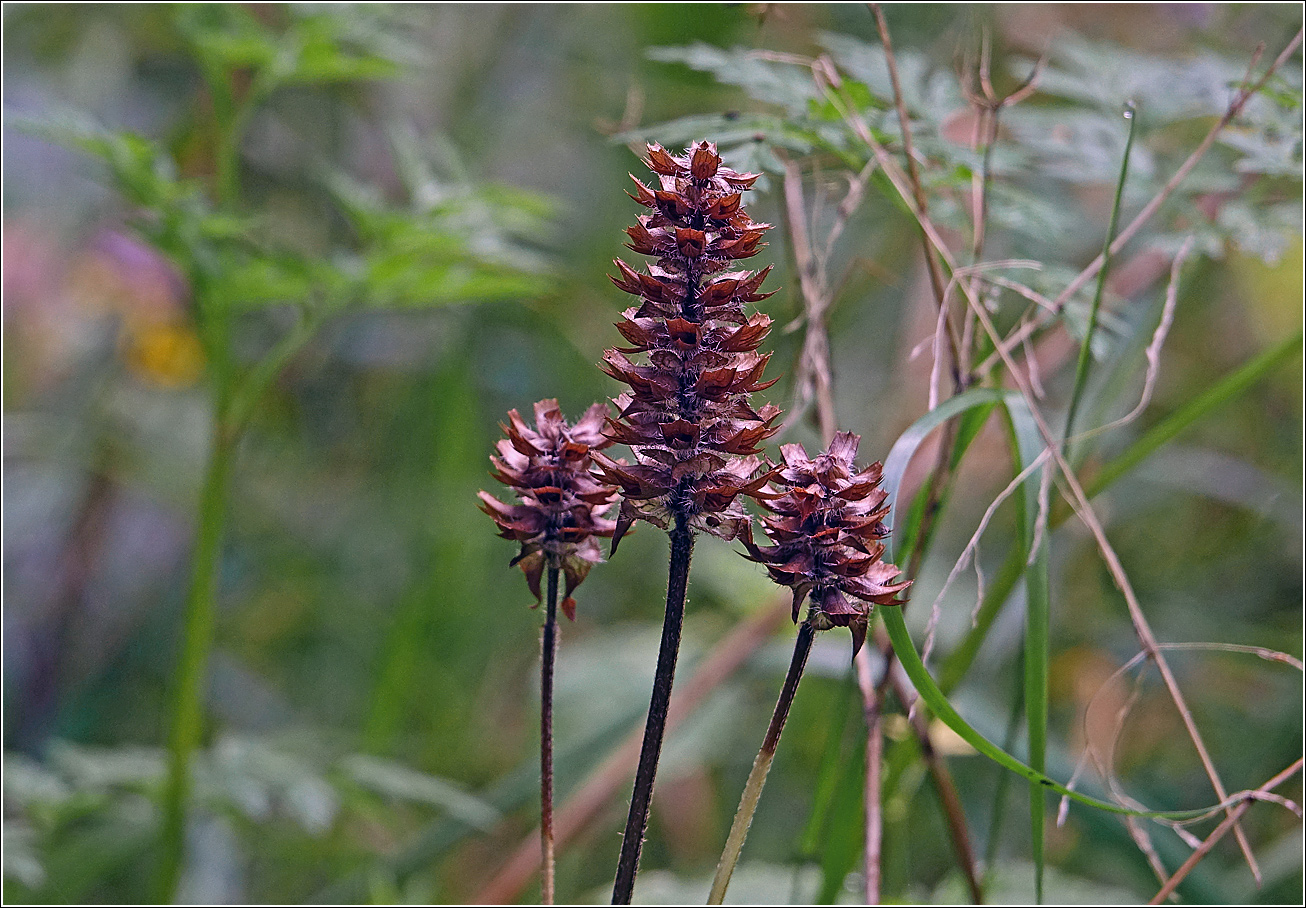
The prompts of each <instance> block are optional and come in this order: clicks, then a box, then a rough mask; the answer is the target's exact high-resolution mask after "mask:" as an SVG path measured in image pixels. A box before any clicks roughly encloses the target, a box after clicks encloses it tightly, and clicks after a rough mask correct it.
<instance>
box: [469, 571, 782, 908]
mask: <svg viewBox="0 0 1306 908" xmlns="http://www.w3.org/2000/svg"><path fill="white" fill-rule="evenodd" d="M789 613H790V597H789V596H788V595H785V596H784V597H783V600H782V601H781V600H777V601H775V602H773V603H771V604H769V605H767V606H766V607H765V608H763V609H759V610H758V611H757V612H756V613H755V614H753V615H751V616H750V617H749V618H748V620H747V621H745V622H743V623H741V624H740V625H738V626H737V627H735V628H734V630H732V631H731V632H730V633H729V634H727V635H726V636H725V637H724V638H722V639H721V641H720V642H718V643H717V645H716V646H715V647H714V648H713V650H712V652H711V653H710V654H709V655H708V656H707V658H705V659H704V660H703V662H702V663H701V664H700V665H699V667H698V669H697V670H696V671H695V672H694V675H693V677H691V678H690V679H689V680H688V681H687V682H685V683H684V684H683V685H682V686H681V687H680V688H678V689H677V690H676V691H675V693H674V694H673V695H672V697H671V709H670V710H669V712H668V715H667V731H668V733H670V732H672V731H674V730H675V729H676V728H677V727H678V726H680V725H681V724H682V723H683V722H684V721H685V720H686V719H687V718H688V717H689V716H690V715H692V714H693V712H694V711H695V710H696V709H698V708H699V707H700V706H702V705H703V702H704V701H705V700H706V699H707V697H708V696H709V695H710V694H711V693H712V692H713V691H715V690H716V689H717V688H718V687H720V686H721V684H722V683H723V682H725V680H726V679H727V678H729V677H730V676H731V675H733V674H734V673H735V672H737V671H738V670H739V669H740V668H741V667H742V666H743V665H744V663H745V662H747V661H748V659H749V658H750V657H751V656H752V655H753V654H754V653H755V652H757V651H758V650H759V649H761V648H762V647H763V646H764V645H765V644H766V642H767V641H768V640H769V639H770V638H771V635H772V634H774V633H775V632H776V631H777V630H779V629H780V627H782V626H783V625H784V623H785V622H786V621H787V620H789ZM642 737H643V728H642V727H641V728H636V729H634V730H633V731H631V733H630V734H629V735H627V737H626V739H625V740H624V741H622V742H621V744H620V745H619V746H618V747H617V748H616V749H614V750H613V751H612V753H611V754H610V755H609V756H608V758H607V759H606V760H604V761H603V763H602V765H600V766H599V767H598V768H597V769H595V770H594V771H593V772H592V773H591V774H590V776H589V778H588V779H587V780H586V781H585V782H584V783H583V784H582V785H581V786H580V788H578V789H577V790H576V792H575V793H574V794H572V796H571V797H570V798H568V799H567V802H566V803H565V804H564V805H562V807H561V808H560V809H559V810H558V811H557V812H556V813H555V815H554V842H555V845H556V846H557V847H561V846H563V845H565V844H566V843H567V842H569V841H570V840H571V839H573V838H575V837H576V835H578V834H579V833H580V832H581V831H582V830H583V829H585V828H586V827H587V826H589V824H590V823H591V822H593V821H594V819H595V817H597V816H598V814H599V812H600V811H601V810H602V809H603V807H604V806H605V805H606V804H608V803H609V802H610V801H611V800H612V799H613V798H615V797H616V796H617V794H618V793H619V792H620V791H621V788H622V787H623V786H624V785H626V784H628V782H629V778H630V774H631V772H632V771H633V770H634V768H635V762H636V760H638V759H639V749H640V742H641V740H642ZM539 866H540V849H539V833H538V831H536V832H533V833H532V834H531V835H529V836H527V837H526V838H525V839H524V840H523V841H522V843H521V844H520V845H519V846H518V847H517V848H516V850H515V851H513V853H512V857H510V858H509V859H508V861H507V862H506V863H505V864H504V865H503V866H502V867H501V868H500V869H499V872H498V873H497V874H495V876H494V878H493V879H492V880H490V882H489V883H488V884H487V885H486V886H485V887H484V888H482V889H481V891H480V892H478V893H477V894H476V895H475V896H474V897H473V899H472V902H474V903H476V904H503V903H507V902H511V901H512V900H514V899H515V898H517V896H518V895H520V894H521V891H522V890H523V889H525V888H526V886H527V885H529V883H530V881H531V879H532V878H533V877H534V875H535V873H536V871H537V870H538V869H539Z"/></svg>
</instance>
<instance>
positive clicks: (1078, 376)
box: [1061, 101, 1138, 454]
mask: <svg viewBox="0 0 1306 908" xmlns="http://www.w3.org/2000/svg"><path fill="white" fill-rule="evenodd" d="M1125 119H1126V120H1128V121H1129V134H1128V136H1127V137H1126V138H1125V153H1124V156H1123V157H1122V159H1121V161H1120V179H1118V180H1117V181H1116V196H1115V200H1114V201H1113V202H1112V203H1111V219H1110V222H1109V223H1108V224H1107V228H1106V240H1105V241H1104V243H1103V246H1102V269H1101V270H1100V271H1098V273H1097V290H1096V291H1095V292H1094V293H1093V305H1092V306H1091V307H1090V308H1089V310H1088V327H1087V328H1086V329H1085V330H1084V343H1083V344H1082V345H1081V346H1080V348H1079V361H1078V362H1077V363H1075V385H1074V390H1073V391H1071V394H1070V409H1069V410H1067V411H1066V431H1065V435H1064V440H1063V441H1062V443H1061V451H1062V454H1065V453H1066V446H1067V445H1068V444H1069V439H1070V433H1071V431H1072V427H1073V426H1074V423H1075V413H1076V412H1078V410H1079V401H1080V398H1081V397H1082V396H1083V394H1084V385H1085V384H1086V383H1087V381H1088V361H1089V359H1090V358H1091V357H1092V348H1093V332H1094V331H1096V330H1097V313H1098V310H1099V309H1101V307H1102V293H1103V291H1104V290H1105V289H1106V278H1107V273H1108V272H1109V271H1110V270H1111V241H1112V240H1114V239H1115V237H1116V224H1118V223H1119V221H1120V200H1121V198H1123V197H1124V194H1125V178H1126V177H1127V176H1128V175H1129V152H1130V151H1131V150H1132V149H1133V147H1134V132H1135V131H1136V128H1137V125H1138V112H1137V111H1136V110H1135V109H1134V104H1133V102H1132V101H1131V102H1129V104H1128V105H1127V106H1126V107H1125Z"/></svg>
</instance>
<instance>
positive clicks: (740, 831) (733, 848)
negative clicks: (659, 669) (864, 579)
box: [707, 621, 816, 905]
mask: <svg viewBox="0 0 1306 908" xmlns="http://www.w3.org/2000/svg"><path fill="white" fill-rule="evenodd" d="M815 639H816V631H815V630H813V629H812V626H811V624H809V623H808V622H806V621H804V622H803V623H802V625H801V626H800V627H799V628H798V639H797V640H796V641H795V642H794V655H793V658H792V659H791V660H790V661H789V673H788V674H787V675H785V683H784V687H782V688H781V689H780V699H778V700H777V701H776V703H775V712H773V713H771V724H770V726H769V727H768V728H767V730H766V737H765V738H763V739H762V749H761V750H759V751H758V752H757V759H755V760H754V761H753V769H752V771H750V772H749V774H748V781H747V782H746V783H745V784H744V794H743V796H742V797H740V799H739V809H738V810H736V811H735V819H734V822H733V823H732V824H731V825H730V835H729V836H728V837H727V838H726V847H725V849H724V850H723V851H722V853H721V860H720V862H719V863H718V864H717V868H716V876H715V877H714V878H713V880H712V891H711V893H710V894H709V895H708V897H707V903H708V904H709V905H720V904H721V901H722V900H723V899H724V898H725V895H726V887H728V886H729V885H730V876H731V874H733V873H734V872H735V865H736V864H738V863H739V855H740V852H742V851H743V849H744V839H746V838H747V837H748V827H749V826H750V825H751V824H752V822H753V814H755V813H756V812H757V803H758V801H760V800H761V798H762V788H763V786H765V785H766V775H767V773H768V772H770V771H771V763H772V761H774V760H775V749H776V747H777V746H778V745H779V744H780V733H781V732H783V731H784V727H785V720H786V719H788V718H789V708H790V707H791V706H793V702H794V694H796V693H797V692H798V682H799V681H801V680H802V678H803V668H804V667H806V665H807V657H808V655H810V654H811V652H812V641H813V640H815Z"/></svg>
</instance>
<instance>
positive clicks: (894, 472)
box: [884, 388, 1015, 564]
mask: <svg viewBox="0 0 1306 908" xmlns="http://www.w3.org/2000/svg"><path fill="white" fill-rule="evenodd" d="M1014 393H1015V392H1013V391H1003V390H999V389H997V388H974V389H972V390H970V391H966V392H964V393H962V394H958V395H957V396H956V397H950V398H948V399H947V400H946V401H944V402H943V403H941V404H939V405H938V406H937V407H935V408H934V409H933V410H931V411H930V412H928V413H926V414H925V415H924V416H922V417H921V418H920V419H918V420H916V421H915V422H914V423H912V424H911V425H910V426H908V427H907V430H906V431H905V432H903V433H902V435H900V436H898V440H897V441H895V442H894V443H893V447H892V448H891V449H890V451H889V456H888V457H886V458H885V459H884V488H886V489H891V490H892V491H891V492H890V499H889V502H890V504H891V505H892V507H891V508H890V510H889V516H888V517H887V518H885V521H884V522H885V525H886V526H887V527H889V529H890V530H891V532H890V535H889V556H890V560H891V561H893V562H894V563H895V564H900V563H901V562H902V559H903V556H904V555H905V554H907V553H908V551H909V550H908V548H907V546H905V545H904V543H903V540H902V539H901V538H900V537H899V534H898V533H896V532H892V529H893V523H894V521H895V520H897V517H898V507H897V504H898V501H897V499H898V487H899V486H900V485H902V477H903V474H904V473H906V472H907V464H908V463H910V462H911V458H912V455H913V454H915V453H916V449H917V448H919V447H920V446H921V442H923V441H924V440H925V438H926V436H928V435H929V434H930V433H931V432H933V431H934V430H935V429H937V428H938V427H939V426H941V425H943V424H944V423H945V422H947V421H948V420H949V419H952V418H953V417H954V416H959V415H961V414H963V413H966V412H967V411H969V410H972V409H974V408H975V407H983V406H992V405H993V404H997V403H1001V402H1002V401H1003V400H1004V399H1006V398H1007V397H1008V396H1009V395H1012V394H1014ZM971 437H974V435H973V432H972V435H971ZM902 529H904V530H905V531H906V532H908V533H910V529H911V528H910V527H904V528H902ZM913 538H914V535H913Z"/></svg>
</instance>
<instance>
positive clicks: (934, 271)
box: [870, 3, 966, 393]
mask: <svg viewBox="0 0 1306 908" xmlns="http://www.w3.org/2000/svg"><path fill="white" fill-rule="evenodd" d="M870 7H871V12H872V13H873V14H874V15H875V27H876V29H878V30H879V33H880V42H881V43H882V44H883V45H884V62H885V66H886V67H888V70H889V82H890V84H892V86H893V106H894V107H895V108H896V110H897V112H898V124H899V126H900V128H901V129H902V149H903V153H904V155H905V156H906V158H907V176H908V179H909V180H910V182H911V188H912V194H913V198H915V200H916V207H917V209H919V210H920V211H921V212H923V213H925V215H926V216H927V217H928V215H929V203H928V201H927V200H926V198H925V187H924V186H922V185H921V175H920V169H919V168H918V167H917V165H916V152H915V150H914V149H913V147H912V139H911V118H910V117H908V115H907V102H906V99H905V98H904V97H903V93H902V85H901V83H900V82H899V81H898V61H897V58H896V57H895V56H894V54H893V42H892V41H891V40H890V39H889V23H888V22H886V21H885V19H884V11H883V10H881V9H880V4H878V3H872V4H870ZM921 243H922V245H923V248H924V251H925V267H926V269H927V270H928V271H929V275H930V287H931V288H932V289H933V290H934V300H935V304H936V305H938V306H939V307H943V306H944V305H945V300H944V298H943V288H944V284H945V282H944V280H943V269H941V268H940V267H939V262H938V259H936V258H935V256H934V250H933V249H932V248H931V247H930V241H929V238H928V237H925V236H922V237H921ZM945 320H946V321H947V323H948V341H949V353H950V354H951V360H950V363H951V373H952V384H953V390H954V391H955V392H956V393H960V392H961V391H963V390H965V387H966V382H965V380H964V379H963V378H962V374H961V360H960V356H961V353H960V349H959V344H960V341H959V340H958V336H957V331H956V328H955V326H953V324H952V318H951V316H945Z"/></svg>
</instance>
